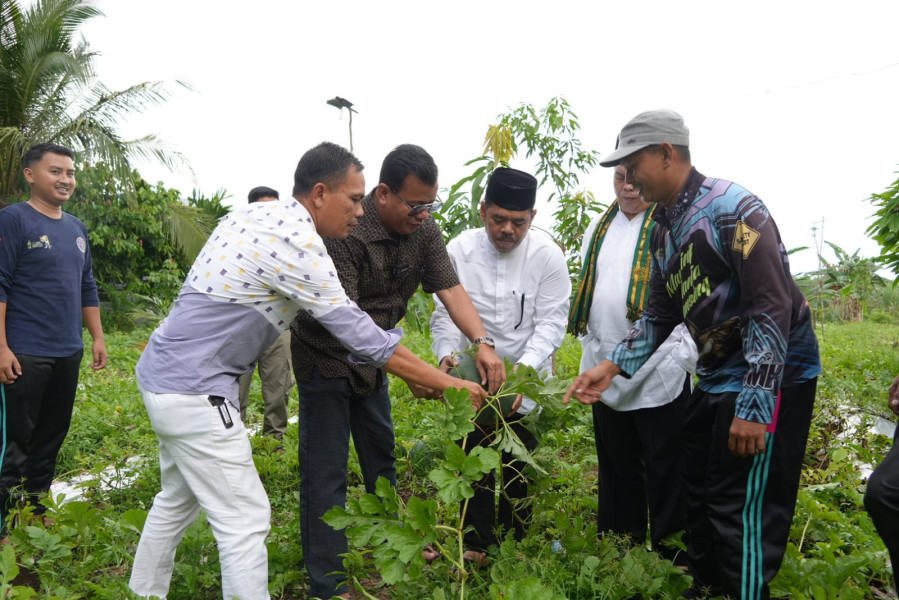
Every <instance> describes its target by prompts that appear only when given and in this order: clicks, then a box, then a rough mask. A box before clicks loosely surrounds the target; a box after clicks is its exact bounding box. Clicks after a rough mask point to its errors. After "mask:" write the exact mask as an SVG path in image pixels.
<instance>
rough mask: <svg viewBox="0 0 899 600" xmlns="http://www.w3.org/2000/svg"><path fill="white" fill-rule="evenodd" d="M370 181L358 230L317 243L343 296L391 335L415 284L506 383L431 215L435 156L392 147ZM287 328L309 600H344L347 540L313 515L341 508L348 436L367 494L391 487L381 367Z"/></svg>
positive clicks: (311, 327)
mask: <svg viewBox="0 0 899 600" xmlns="http://www.w3.org/2000/svg"><path fill="white" fill-rule="evenodd" d="M378 181H379V183H378V186H377V187H376V188H374V189H373V190H372V191H371V192H370V193H369V194H368V196H366V198H365V199H364V200H363V201H362V207H363V209H364V211H365V216H364V217H362V218H361V219H360V220H359V226H358V227H356V229H355V230H353V232H352V233H351V234H350V235H349V237H348V238H347V239H345V240H335V239H326V240H325V243H326V245H327V248H328V254H330V256H331V258H332V259H333V260H334V264H335V265H336V267H337V271H338V276H339V278H340V281H341V283H342V284H343V286H344V289H345V290H346V293H347V296H349V298H350V299H352V300H355V301H356V303H357V304H358V305H359V307H360V308H361V309H362V310H363V311H365V312H366V313H368V314H369V315H370V316H371V317H372V319H373V320H374V322H375V323H377V324H378V325H379V326H381V327H383V328H385V329H390V328H392V327H395V326H396V324H397V323H398V322H399V321H400V320H401V319H402V318H403V316H404V315H405V314H406V305H407V303H408V301H409V298H411V297H412V294H414V293H415V290H416V289H418V286H419V284H421V286H422V287H423V288H424V291H425V292H427V293H436V294H437V296H438V297H439V298H440V300H441V301H442V302H443V303H444V305H446V307H447V310H448V311H449V313H450V316H451V317H452V319H453V322H454V323H455V324H456V326H457V327H459V329H460V330H461V331H462V332H463V333H464V334H465V335H466V336H467V337H468V339H470V340H472V341H473V342H475V343H478V344H480V350H479V352H478V367H479V371H480V372H481V376H482V378H483V383H484V384H486V385H488V387H489V389H490V390H491V391H495V390H496V389H498V388H499V386H500V385H501V384H502V382H503V381H504V380H505V368H504V366H503V361H502V359H500V358H499V357H498V356H497V354H496V352H495V351H494V350H493V345H494V344H493V340H492V339H491V338H489V337H487V332H486V330H485V329H484V326H483V324H482V323H481V319H480V317H479V316H478V313H477V311H476V310H475V308H474V305H473V304H472V302H471V299H470V298H469V297H468V294H467V293H466V292H465V290H464V289H463V288H462V286H461V284H460V283H459V279H458V277H457V276H456V273H455V271H454V270H453V266H452V263H451V262H450V260H449V257H448V256H447V253H446V247H445V245H444V243H443V238H442V236H441V234H440V230H439V228H438V227H437V224H436V223H435V222H434V220H433V219H431V218H430V216H431V211H432V210H436V209H437V208H439V207H440V202H439V199H438V198H437V165H435V164H434V159H433V158H431V155H430V154H428V153H427V152H426V151H425V150H424V149H423V148H420V147H418V146H414V145H412V144H404V145H401V146H398V147H397V148H395V149H394V150H393V151H392V152H390V154H388V155H387V157H386V158H385V159H384V163H383V164H382V166H381V173H380V178H379V180H378ZM291 331H292V343H291V354H292V355H293V364H294V373H295V375H296V380H297V386H298V389H299V393H300V450H299V451H300V531H301V536H302V543H303V558H304V561H305V564H306V569H307V571H308V572H309V578H310V589H309V595H310V596H311V597H323V598H330V597H332V595H334V594H336V595H338V596H343V597H348V596H347V588H346V575H345V574H344V573H342V572H341V571H342V570H343V564H342V559H341V557H340V555H341V554H344V553H346V551H347V541H346V534H345V533H344V532H343V531H335V530H334V529H332V528H331V527H330V526H328V525H326V524H325V523H324V522H323V521H322V520H321V517H322V516H323V515H324V514H325V513H326V512H327V511H328V510H329V509H331V507H333V506H335V505H337V506H344V504H345V503H346V488H347V475H346V470H347V458H348V455H349V438H350V434H351V433H352V436H353V443H354V445H355V447H356V453H357V454H358V456H359V466H360V467H361V469H362V477H363V480H364V482H365V488H366V490H367V491H368V492H369V493H374V491H375V483H376V481H377V479H378V478H379V477H385V478H386V479H388V480H389V481H390V482H391V484H393V485H396V464H395V462H396V458H395V456H394V448H395V441H394V434H393V421H392V418H391V413H390V396H389V394H388V389H387V377H386V375H385V374H384V372H383V371H381V370H380V369H377V368H374V367H370V366H366V365H360V364H357V363H352V362H350V361H349V360H348V358H347V352H346V350H345V349H343V347H342V346H341V345H340V343H339V342H338V341H337V340H336V339H335V338H334V337H333V336H332V335H331V334H329V333H328V332H327V331H326V330H325V329H324V328H323V327H321V326H319V325H318V324H317V323H316V322H315V321H314V320H313V319H311V318H309V317H308V316H306V315H304V314H302V313H300V314H299V315H298V316H297V318H296V320H294V322H293V324H292V325H291ZM413 389H414V390H415V388H413ZM420 391H422V392H423V390H420Z"/></svg>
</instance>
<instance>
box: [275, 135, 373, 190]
mask: <svg viewBox="0 0 899 600" xmlns="http://www.w3.org/2000/svg"><path fill="white" fill-rule="evenodd" d="M350 167H356V170H357V171H362V169H364V168H365V167H364V166H362V163H361V162H360V161H359V159H358V158H356V156H355V155H354V154H353V153H352V152H350V151H349V150H347V149H346V148H344V147H343V146H338V145H337V144H333V143H331V142H322V143H321V144H319V145H318V146H316V147H315V148H312V149H311V150H307V151H306V154H304V155H303V157H302V158H300V162H299V163H297V170H296V171H295V172H294V174H293V195H294V196H300V195H303V194H308V193H309V192H311V191H312V188H314V187H315V184H316V183H324V184H325V185H327V186H328V187H334V186H336V185H340V184H341V183H342V182H343V181H344V180H345V179H346V176H347V175H348V174H349V173H348V171H349V170H350Z"/></svg>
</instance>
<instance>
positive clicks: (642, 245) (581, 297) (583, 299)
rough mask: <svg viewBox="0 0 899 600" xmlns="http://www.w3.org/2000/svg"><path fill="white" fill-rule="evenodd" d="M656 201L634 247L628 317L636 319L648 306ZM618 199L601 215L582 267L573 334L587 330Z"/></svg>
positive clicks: (571, 327)
mask: <svg viewBox="0 0 899 600" xmlns="http://www.w3.org/2000/svg"><path fill="white" fill-rule="evenodd" d="M655 207H656V205H653V207H652V208H650V209H648V210H647V211H646V214H644V215H643V225H642V226H641V230H640V238H639V239H638V240H637V246H636V248H634V263H633V264H634V269H633V272H632V275H631V282H630V285H629V286H628V290H627V318H628V320H630V321H636V320H637V319H639V318H640V315H642V314H643V310H644V309H645V308H646V299H647V298H648V297H649V274H650V270H651V258H652V257H651V253H650V249H649V242H650V239H651V238H650V236H651V235H652V230H653V228H654V227H655V224H656V223H655V221H653V220H652V213H653V212H655ZM618 210H619V209H618V201H617V200H616V201H615V202H613V203H612V206H611V207H609V210H607V211H606V213H605V214H604V215H603V216H602V217H601V218H600V220H599V224H598V225H597V226H596V230H595V231H594V232H593V237H592V238H590V245H589V246H587V253H586V255H585V257H584V264H583V266H582V267H581V276H580V277H579V278H578V286H577V289H576V290H575V292H574V298H573V299H572V301H571V310H570V311H569V313H568V331H569V333H571V334H572V335H575V336H580V335H584V334H585V333H587V322H588V321H589V320H590V306H592V304H593V289H594V287H595V286H596V261H597V259H598V258H599V250H600V248H602V242H603V240H604V239H605V237H606V232H608V230H609V225H611V224H612V219H614V218H615V215H617V214H618Z"/></svg>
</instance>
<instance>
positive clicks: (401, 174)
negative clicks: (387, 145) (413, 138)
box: [378, 144, 437, 192]
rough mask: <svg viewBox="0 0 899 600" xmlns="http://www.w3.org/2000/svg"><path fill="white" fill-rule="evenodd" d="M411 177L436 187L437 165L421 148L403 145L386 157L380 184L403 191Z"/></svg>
mask: <svg viewBox="0 0 899 600" xmlns="http://www.w3.org/2000/svg"><path fill="white" fill-rule="evenodd" d="M409 175H415V176H416V177H418V178H419V179H420V180H421V182H422V183H424V184H425V185H430V186H433V185H436V184H437V164H436V163H435V162H434V159H433V158H432V157H431V155H430V154H428V152H427V151H426V150H425V149H424V148H422V147H421V146H416V145H415V144H401V145H399V146H397V147H396V148H394V149H393V150H391V151H390V154H388V155H387V156H386V157H384V162H383V163H381V175H380V178H379V179H378V183H383V184H386V185H387V186H388V187H389V188H390V189H391V190H393V191H395V192H396V191H399V190H400V189H402V187H403V183H404V182H405V181H406V177H408V176H409Z"/></svg>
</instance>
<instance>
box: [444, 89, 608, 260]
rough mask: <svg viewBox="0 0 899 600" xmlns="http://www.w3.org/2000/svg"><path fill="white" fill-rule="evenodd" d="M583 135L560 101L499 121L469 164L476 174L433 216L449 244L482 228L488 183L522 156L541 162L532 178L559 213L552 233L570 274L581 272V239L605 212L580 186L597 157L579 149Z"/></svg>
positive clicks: (452, 190) (451, 193)
mask: <svg viewBox="0 0 899 600" xmlns="http://www.w3.org/2000/svg"><path fill="white" fill-rule="evenodd" d="M579 131H580V123H579V121H578V117H577V115H576V114H575V113H574V111H573V110H572V109H571V106H570V105H569V104H568V101H567V100H565V99H564V98H562V97H555V98H552V99H551V100H550V101H549V102H548V103H547V104H546V106H544V107H543V108H541V109H539V110H538V109H536V108H534V107H533V106H532V105H530V104H520V105H519V106H518V107H516V108H514V109H512V110H510V111H508V112H506V113H504V114H501V115H499V116H498V117H497V122H496V123H495V124H494V125H491V126H490V127H489V128H488V129H487V135H486V136H485V139H484V155H483V156H480V157H478V158H475V159H473V160H471V161H469V162H468V163H466V166H474V171H473V172H472V173H471V174H470V175H468V176H466V177H464V178H462V179H461V180H459V181H458V182H456V183H455V184H454V185H453V186H452V187H451V188H450V190H449V194H448V197H447V202H446V205H445V206H444V208H443V210H441V211H440V212H439V213H437V214H435V218H436V219H437V220H438V221H439V222H440V225H441V228H442V230H443V232H444V236H445V237H446V239H452V238H453V237H455V236H457V235H458V234H459V233H461V232H462V231H464V230H466V229H471V228H473V227H480V226H481V222H480V215H479V213H478V207H479V206H480V203H481V199H482V198H483V195H484V190H485V187H486V185H487V177H488V176H489V175H490V173H491V172H493V169H494V168H495V167H497V166H500V165H507V164H508V163H509V162H510V161H511V160H512V159H513V158H514V157H515V156H516V155H518V154H520V153H523V154H524V156H525V157H527V158H532V159H534V160H536V161H537V167H536V171H535V173H534V175H535V176H536V177H537V180H538V181H539V182H540V187H541V188H542V189H549V190H550V193H549V196H548V197H547V200H548V202H549V203H550V204H551V205H552V204H554V205H556V206H557V207H558V208H556V210H555V212H554V213H553V226H552V232H551V233H552V235H553V237H554V238H555V240H556V242H557V243H558V244H559V245H560V246H561V247H562V248H563V250H565V253H566V258H567V259H568V265H569V270H570V271H571V272H572V273H573V274H574V273H577V272H579V270H580V257H579V255H578V253H577V250H578V249H579V248H580V245H581V237H582V236H583V233H584V230H585V229H586V228H587V225H589V223H590V219H591V218H592V217H594V216H598V215H599V214H601V213H602V211H603V210H604V209H605V207H606V206H605V205H604V204H602V203H600V202H597V201H596V199H595V198H594V197H593V194H592V193H591V192H590V191H588V190H585V189H583V188H581V186H580V176H581V175H585V174H587V173H589V172H590V170H591V169H592V168H593V167H595V166H596V164H597V162H598V154H597V153H596V152H595V151H593V150H585V149H583V148H582V147H581V141H580V139H579V138H578V132H579Z"/></svg>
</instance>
